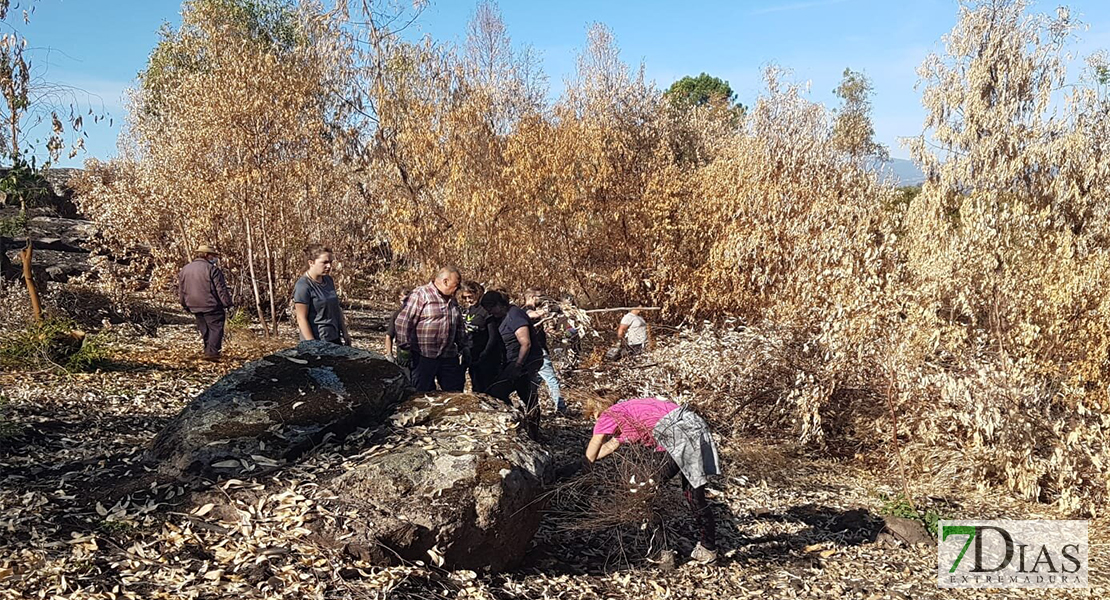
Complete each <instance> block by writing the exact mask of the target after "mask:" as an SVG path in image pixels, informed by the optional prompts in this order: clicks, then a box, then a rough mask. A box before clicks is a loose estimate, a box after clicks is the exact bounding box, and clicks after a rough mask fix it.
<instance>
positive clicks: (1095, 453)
mask: <svg viewBox="0 0 1110 600" xmlns="http://www.w3.org/2000/svg"><path fill="white" fill-rule="evenodd" d="M189 6H190V7H192V8H193V9H195V8H196V7H198V6H200V7H204V6H209V7H211V6H219V4H212V3H211V2H201V1H200V0H196V1H195V2H193V3H190V4H189ZM1026 8H1027V3H1026V2H1024V1H1021V0H983V1H981V2H966V3H961V6H960V21H959V23H958V24H957V25H956V27H955V28H954V29H953V31H952V33H951V34H950V35H948V36H946V38H945V40H944V41H945V45H946V46H945V52H944V53H943V54H940V55H936V56H930V57H929V58H928V59H927V60H926V61H925V63H924V64H923V65H922V67H921V69H920V73H921V75H922V79H923V83H924V86H923V93H922V98H923V102H924V104H925V107H926V109H927V117H926V122H925V129H926V130H925V132H924V133H923V135H922V136H921V137H920V138H918V139H916V140H913V141H911V143H910V144H909V150H910V152H911V153H912V154H913V156H914V158H915V159H916V161H917V162H918V163H919V164H920V165H921V166H922V168H923V169H924V170H925V172H926V175H927V177H928V179H927V181H926V183H925V185H924V187H923V189H922V191H921V193H920V194H919V195H917V196H916V197H913V198H911V199H909V200H908V202H907V201H906V199H905V198H904V197H901V196H900V195H899V194H898V193H897V191H896V190H894V189H893V188H892V187H891V186H889V185H886V184H884V183H882V182H881V181H880V180H879V179H878V178H877V177H876V176H875V174H874V173H872V172H870V170H869V169H868V168H867V164H866V163H867V155H868V154H881V148H878V147H877V146H875V145H874V143H873V141H871V140H870V133H871V130H872V128H871V126H870V122H869V119H868V117H867V102H866V98H867V94H868V92H869V86H868V84H867V82H866V79H864V78H862V77H861V76H860V75H859V74H857V73H853V72H850V71H849V72H847V73H846V77H845V83H844V84H843V85H842V86H841V88H839V89H838V94H839V95H840V96H841V97H842V99H843V100H844V101H845V103H844V106H843V107H842V108H841V109H840V110H839V111H837V112H835V113H834V112H831V111H829V110H828V109H826V108H825V107H823V106H820V105H818V104H815V103H813V102H811V101H809V100H808V99H807V98H806V90H805V88H804V87H803V86H800V85H797V84H793V83H791V82H790V81H789V78H788V77H787V76H785V74H784V72H782V71H781V70H779V69H774V68H772V69H770V70H768V73H767V77H766V89H765V91H764V92H763V93H762V95H761V96H760V98H758V99H757V101H756V102H755V103H754V104H753V106H752V109H751V110H750V111H749V112H748V113H747V114H746V115H744V116H742V117H740V116H738V113H737V111H735V110H732V107H729V106H722V105H713V104H710V105H707V106H701V107H694V108H690V109H684V110H678V109H676V108H675V107H674V106H672V105H671V104H669V103H666V102H662V101H661V97H660V96H661V95H660V93H659V91H658V90H656V89H655V88H654V86H653V85H652V84H651V83H649V82H647V81H646V80H645V78H644V76H643V68H642V67H641V68H639V69H636V68H632V67H629V66H628V65H627V64H625V63H623V62H622V61H621V60H620V57H619V51H618V49H617V46H616V43H615V38H614V36H613V34H612V32H610V31H609V30H608V29H606V28H604V27H603V26H595V27H593V28H591V29H590V31H589V34H588V37H587V43H586V47H585V49H584V50H583V52H582V54H581V56H580V60H579V63H578V70H577V72H576V74H575V76H574V77H573V78H571V80H570V81H568V85H567V87H566V89H565V90H564V91H563V93H562V96H561V97H560V98H559V99H558V100H557V101H556V102H554V103H553V104H551V105H547V104H545V103H544V101H543V98H544V97H545V90H544V89H543V78H542V75H541V74H539V73H538V72H537V71H536V69H535V64H536V63H535V59H534V57H533V56H532V55H531V54H530V53H528V52H527V51H522V50H515V49H514V47H513V46H512V44H511V43H510V40H509V38H508V36H507V34H506V32H505V28H504V24H503V23H502V22H501V20H500V17H499V16H498V15H497V14H496V11H495V10H494V9H493V8H492V6H490V5H483V6H482V8H480V9H479V11H478V14H477V17H476V19H475V22H474V23H473V25H472V29H471V32H470V33H471V35H470V37H469V38H468V41H467V43H466V44H465V45H463V46H461V47H455V46H452V45H450V44H440V43H436V42H434V41H433V40H431V39H425V40H422V41H420V42H407V41H405V40H403V39H402V38H400V37H398V36H395V35H390V34H389V32H388V31H387V29H388V28H387V27H385V26H383V23H388V22H391V21H390V20H389V19H388V18H384V17H383V15H382V14H381V13H372V14H369V15H362V16H363V17H366V18H365V19H361V20H359V19H354V18H352V20H351V21H350V22H346V23H340V24H336V23H332V22H330V21H327V20H320V19H315V20H313V19H308V22H312V23H316V24H317V25H318V26H319V28H315V29H311V31H312V33H313V35H315V36H316V37H314V38H313V41H315V42H317V43H316V44H314V45H305V46H304V47H302V46H300V45H297V46H294V47H292V48H287V49H279V50H280V51H277V50H274V49H272V48H263V49H262V50H261V51H260V50H259V48H258V47H257V46H252V45H251V44H245V43H238V42H241V41H242V40H238V39H237V40H235V41H236V42H237V43H236V44H227V43H221V42H222V41H224V40H226V36H227V35H232V34H233V33H234V31H235V29H234V28H222V27H221V25H220V23H221V21H220V19H221V18H222V17H221V16H220V15H219V14H218V13H213V12H212V11H211V10H209V11H208V12H205V11H197V10H191V12H188V13H187V15H186V17H187V18H186V20H185V28H184V29H183V31H185V32H188V31H191V29H190V28H193V29H196V30H197V31H202V32H211V33H210V34H208V37H207V38H206V37H205V36H199V37H196V38H188V39H186V40H185V42H186V45H185V46H184V47H185V48H186V49H189V48H190V47H191V46H189V44H196V45H197V47H199V48H201V49H203V50H204V52H205V53H207V54H205V56H208V57H210V60H211V61H212V66H211V68H210V69H205V70H203V72H196V73H187V74H186V76H184V77H183V78H182V79H181V85H180V86H176V87H172V88H171V89H170V91H166V90H164V89H160V91H159V92H158V93H159V94H162V95H160V96H156V97H157V98H159V102H160V104H158V106H157V107H156V108H158V110H156V111H153V112H146V113H142V112H141V111H142V109H143V108H144V106H148V105H145V104H143V103H142V102H139V103H137V105H136V108H137V109H139V110H140V113H139V116H136V117H135V118H136V119H137V122H136V123H135V131H136V132H137V134H138V136H139V138H140V139H141V140H144V144H140V145H139V147H138V150H141V151H140V152H139V153H138V154H137V155H136V156H135V160H134V161H131V162H127V161H123V162H121V163H119V164H118V165H115V166H114V167H113V168H112V169H107V170H97V169H93V172H92V173H91V174H90V178H89V185H88V187H87V188H85V190H84V193H85V195H86V196H88V197H87V198H86V199H85V200H83V201H82V206H83V207H85V208H86V209H87V210H91V211H92V212H94V213H95V214H96V215H97V217H98V218H99V219H100V220H102V221H105V222H107V223H108V224H110V225H111V226H112V231H113V232H115V233H114V234H113V235H117V236H119V241H120V242H121V243H122V242H129V243H147V244H150V245H151V246H152V247H153V253H154V255H155V257H156V259H157V260H158V261H159V267H160V270H159V271H158V272H157V275H158V276H159V277H161V278H163V279H164V278H167V277H168V276H169V275H170V274H171V273H172V272H173V270H174V268H175V267H176V266H177V264H175V261H180V260H183V259H184V254H185V252H184V250H185V249H187V248H188V246H189V245H190V244H192V243H195V242H197V241H212V240H215V241H217V242H218V243H223V244H224V246H225V249H229V250H230V251H231V253H230V256H229V257H228V263H229V266H230V267H231V269H230V270H231V271H232V275H233V279H235V280H237V281H240V282H242V281H246V282H249V285H242V284H240V285H241V287H240V289H241V290H242V292H241V294H243V295H248V296H252V297H254V299H255V304H256V305H262V304H263V303H264V302H263V298H264V297H266V296H280V297H285V298H287V297H288V285H289V283H290V282H291V281H292V279H293V278H294V277H295V276H296V275H297V274H298V273H299V272H300V270H301V268H303V265H300V266H298V265H297V260H296V258H295V256H296V255H295V250H296V247H297V246H298V245H299V244H298V240H301V239H304V238H313V239H314V240H324V241H328V242H329V243H335V244H336V245H338V246H341V247H342V248H343V250H342V251H341V252H340V259H341V260H343V261H345V262H348V263H351V264H360V263H370V262H373V261H375V260H377V258H375V257H378V256H384V255H385V254H391V252H397V253H398V254H399V255H401V256H403V257H404V259H405V260H406V261H408V262H407V263H406V264H407V265H410V266H412V270H411V271H410V272H412V273H424V272H428V271H430V269H431V268H432V267H433V266H434V263H446V262H450V263H456V264H458V265H459V266H460V267H462V269H463V271H464V274H465V275H466V276H467V277H468V278H473V279H477V280H480V281H482V282H484V283H486V284H487V287H488V288H491V289H494V288H507V289H523V288H526V287H531V286H534V285H537V284H542V285H543V286H544V287H545V288H546V289H549V290H559V291H561V292H569V293H573V294H575V295H576V296H577V297H578V298H579V299H580V301H581V302H582V304H583V306H597V305H601V304H606V303H610V302H613V303H616V302H621V303H625V302H628V303H640V302H648V301H650V302H653V303H655V304H657V305H659V306H660V307H662V308H663V309H664V310H663V313H662V314H663V318H664V319H667V320H669V321H671V322H672V323H676V322H686V323H696V322H699V321H700V320H701V319H710V320H712V321H713V322H715V323H717V324H721V323H725V322H726V319H729V318H732V319H735V320H734V321H733V322H731V323H727V324H726V325H725V326H723V327H721V328H718V329H712V328H707V329H703V330H699V331H696V332H688V333H685V334H683V335H680V336H678V337H677V338H676V339H675V340H673V341H671V342H663V343H660V344H659V348H657V349H656V351H655V353H654V356H655V358H656V360H657V364H656V365H655V366H653V367H644V368H641V369H637V370H635V371H633V372H631V373H630V374H627V375H626V376H627V377H628V379H629V381H627V382H625V383H626V384H635V385H636V386H637V388H638V389H641V390H643V392H645V393H656V394H661V395H669V396H673V397H679V398H688V399H690V400H691V401H693V402H695V403H697V405H698V407H699V411H700V412H702V413H703V414H704V415H705V416H706V418H707V419H709V420H710V421H712V422H714V423H715V424H716V425H717V427H718V428H721V427H728V428H730V429H732V428H735V429H736V430H738V431H747V430H756V429H762V430H770V431H772V432H774V433H790V434H791V435H795V436H797V437H798V438H799V439H801V440H802V441H804V442H806V443H809V444H814V445H816V446H817V447H824V448H825V449H828V450H831V451H838V452H849V451H852V450H855V449H859V448H866V447H874V446H877V445H880V444H881V445H883V446H884V447H887V448H888V449H889V450H891V451H893V448H891V447H890V446H888V445H887V444H890V442H891V439H892V436H891V432H892V428H893V427H894V425H893V419H890V420H889V421H888V420H887V416H891V415H890V412H891V411H890V410H887V409H886V403H887V402H888V401H890V402H892V403H893V404H894V410H893V412H894V414H895V415H897V416H898V417H899V424H900V427H899V429H898V431H897V432H894V433H896V434H897V436H896V439H898V440H901V442H902V444H903V445H904V446H905V448H904V449H903V450H904V453H905V454H906V455H907V458H908V459H909V460H910V462H911V464H916V465H921V466H924V465H929V466H930V469H931V470H932V471H933V472H940V473H945V474H949V473H950V474H955V473H961V474H962V477H963V480H964V482H974V483H978V484H983V485H999V486H1003V487H1004V488H1007V489H1011V490H1014V491H1016V492H1018V493H1020V494H1022V495H1024V496H1026V497H1030V498H1038V499H1042V500H1046V501H1050V502H1055V503H1057V506H1058V507H1059V508H1060V509H1061V510H1064V511H1068V512H1089V513H1093V512H1095V511H1096V510H1098V509H1099V508H1100V506H1101V503H1102V502H1103V501H1104V499H1105V496H1106V486H1107V483H1106V468H1107V467H1106V462H1105V460H1104V459H1103V458H1102V456H1103V455H1102V453H1103V452H1104V451H1103V450H1102V448H1103V431H1102V426H1103V425H1102V423H1103V420H1102V419H1103V416H1102V412H1103V411H1105V410H1106V409H1107V408H1108V407H1110V397H1108V396H1107V393H1106V390H1107V389H1108V388H1110V385H1108V384H1110V363H1108V361H1107V356H1108V354H1110V318H1108V317H1110V294H1108V293H1107V292H1106V290H1108V289H1110V279H1108V278H1110V275H1108V274H1110V210H1108V209H1107V207H1108V206H1110V202H1107V200H1108V198H1107V190H1110V185H1108V184H1110V152H1107V151H1106V144H1105V139H1106V138H1107V133H1110V117H1108V116H1107V115H1110V111H1108V110H1107V107H1108V106H1110V99H1108V97H1107V96H1106V93H1105V86H1103V85H1100V84H1099V83H1098V80H1099V79H1102V80H1105V78H1106V76H1107V73H1110V68H1108V65H1107V60H1106V58H1105V57H1102V56H1096V57H1094V58H1093V59H1092V61H1091V67H1092V75H1093V76H1094V80H1093V81H1092V80H1088V81H1085V82H1080V83H1079V84H1077V85H1075V86H1071V87H1070V88H1068V92H1067V93H1066V94H1065V93H1063V92H1062V91H1061V86H1062V85H1063V83H1064V82H1065V81H1067V80H1066V78H1065V75H1066V73H1065V71H1064V66H1065V63H1066V61H1065V60H1063V59H1064V55H1065V53H1066V44H1067V43H1068V42H1069V41H1070V31H1071V30H1072V29H1073V28H1074V26H1075V23H1074V21H1073V20H1072V19H1071V18H1070V15H1069V14H1068V13H1067V12H1066V10H1061V12H1059V13H1058V14H1057V16H1056V17H1055V18H1049V17H1043V16H1038V15H1029V14H1027V12H1026ZM311 9H312V7H307V8H306V10H308V13H309V14H310V13H311ZM298 14H300V13H298ZM317 16H318V15H317ZM337 16H338V15H337ZM383 19H384V20H383ZM396 22H404V20H397V21H396ZM364 27H368V28H369V30H368V31H366V30H364V29H362V28H364ZM229 32H230V33H229ZM354 38H358V39H362V40H369V41H370V43H369V46H368V47H366V48H364V49H363V50H357V49H356V48H355V47H354V46H350V45H347V44H348V43H349V42H352V40H353V39H354ZM348 60H351V61H353V63H354V64H353V66H352V65H351V64H349V63H348V62H347V61H348ZM248 70H249V75H250V76H244V72H246V71H248ZM260 74H263V75H265V76H262V75H260ZM1089 79H1090V78H1089ZM275 86H276V87H275ZM322 90H327V92H328V93H322ZM334 90H341V91H342V93H345V94H348V95H349V97H347V98H344V99H343V100H344V101H343V102H339V103H338V104H334V102H335V101H336V98H335V96H334V95H332V94H331V93H330V92H331V91H334ZM274 99H276V100H277V101H275V100H274ZM321 103H323V104H321ZM275 107H276V108H275ZM337 117H338V118H337ZM259 122H261V123H263V124H264V125H266V127H263V129H264V130H266V131H268V132H270V133H271V134H273V135H277V136H278V137H276V138H271V137H265V136H263V137H259V136H255V135H252V134H251V132H252V130H251V129H250V127H249V125H251V124H257V123H259ZM323 131H328V132H329V135H320V134H321V132H323ZM340 132H343V135H338V134H339V133H340ZM279 133H280V135H278V134H279ZM331 133H335V134H336V135H335V136H332V135H330V134H331ZM144 136H145V137H144ZM136 198H138V199H140V201H136V200H135V199H136ZM202 238H208V239H203V240H202ZM382 239H387V240H388V241H389V249H388V250H389V251H383V249H382V245H381V240H382ZM337 240H338V242H337ZM341 272H342V271H341ZM414 279H416V280H417V281H420V280H424V279H425V278H424V277H418V278H414ZM365 287H366V288H367V289H370V288H373V285H367V286H365ZM390 304H392V302H390ZM259 312H261V311H259ZM260 316H261V315H260ZM591 362H592V361H589V360H588V361H587V364H589V363H591ZM884 432H885V433H884Z"/></svg>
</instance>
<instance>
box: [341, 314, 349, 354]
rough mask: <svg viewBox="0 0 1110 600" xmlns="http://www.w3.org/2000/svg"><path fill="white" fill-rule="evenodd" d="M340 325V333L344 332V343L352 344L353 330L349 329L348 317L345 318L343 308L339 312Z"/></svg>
mask: <svg viewBox="0 0 1110 600" xmlns="http://www.w3.org/2000/svg"><path fill="white" fill-rule="evenodd" d="M339 327H340V334H342V336H343V338H342V339H343V343H345V344H347V345H348V346H350V345H351V332H350V331H347V319H345V318H343V312H342V309H340V313H339Z"/></svg>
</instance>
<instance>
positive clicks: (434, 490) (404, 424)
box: [322, 393, 550, 571]
mask: <svg viewBox="0 0 1110 600" xmlns="http://www.w3.org/2000/svg"><path fill="white" fill-rule="evenodd" d="M389 425H390V431H391V434H390V435H389V436H387V437H385V438H383V439H382V441H381V443H382V446H380V448H386V449H385V450H384V451H379V452H377V453H371V454H370V455H369V456H368V457H367V458H365V459H360V460H356V461H353V462H352V464H350V465H348V466H347V469H348V470H347V471H346V472H345V473H343V474H341V475H338V476H336V477H334V478H332V479H331V480H329V481H327V482H326V483H324V484H322V485H323V487H324V489H325V490H327V491H330V492H331V493H333V494H334V495H335V496H336V497H337V498H336V500H335V501H333V504H334V508H335V510H334V512H335V513H337V514H343V513H344V512H345V511H348V510H351V509H355V510H357V511H358V513H359V519H358V520H353V521H347V522H345V523H343V524H342V526H341V527H335V528H328V527H325V529H326V530H328V531H330V533H331V536H332V537H338V538H342V539H344V540H345V541H346V542H345V543H346V545H345V548H346V550H347V552H348V553H349V554H351V555H352V556H354V557H355V558H360V559H363V560H369V561H371V562H374V563H391V562H397V561H398V560H407V561H416V560H423V561H426V562H427V561H432V562H437V563H440V564H441V565H443V566H445V567H447V568H455V569H471V570H483V569H486V570H493V571H499V570H502V569H504V568H507V567H509V566H511V565H513V564H514V563H515V562H517V561H518V560H519V559H520V558H521V557H523V555H524V553H525V551H526V550H527V549H528V545H529V543H530V542H531V540H532V537H533V536H534V535H535V533H536V530H537V529H538V528H539V523H540V516H541V510H542V508H543V505H542V502H541V501H540V500H541V498H540V492H541V488H542V484H543V479H544V474H545V472H546V471H547V470H548V469H549V468H550V457H549V455H548V454H547V452H545V451H544V450H543V448H542V447H541V446H540V445H539V444H537V443H536V442H534V441H532V440H531V439H529V438H528V436H527V435H525V434H524V432H523V430H522V429H520V427H519V426H520V413H519V412H517V411H516V410H514V409H512V408H509V407H508V406H506V405H505V404H503V403H501V402H499V401H497V400H495V399H493V398H490V397H488V396H484V395H473V394H452V393H438V394H426V395H420V394H418V395H416V396H414V397H413V398H411V399H409V400H408V401H406V402H405V403H404V404H401V405H400V406H398V407H397V409H396V410H395V412H394V413H393V415H392V416H391V417H390V418H389Z"/></svg>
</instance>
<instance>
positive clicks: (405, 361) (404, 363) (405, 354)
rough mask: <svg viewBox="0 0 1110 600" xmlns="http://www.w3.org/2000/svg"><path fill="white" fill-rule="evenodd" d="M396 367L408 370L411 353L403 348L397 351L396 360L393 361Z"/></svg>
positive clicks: (410, 362)
mask: <svg viewBox="0 0 1110 600" xmlns="http://www.w3.org/2000/svg"><path fill="white" fill-rule="evenodd" d="M393 362H394V363H396V364H397V366H398V367H404V368H406V369H407V368H409V367H411V366H412V352H410V351H408V350H405V349H404V348H398V349H397V360H395V361H393Z"/></svg>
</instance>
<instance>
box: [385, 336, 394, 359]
mask: <svg viewBox="0 0 1110 600" xmlns="http://www.w3.org/2000/svg"><path fill="white" fill-rule="evenodd" d="M385 355H386V356H393V336H391V335H389V334H386V336H385Z"/></svg>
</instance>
